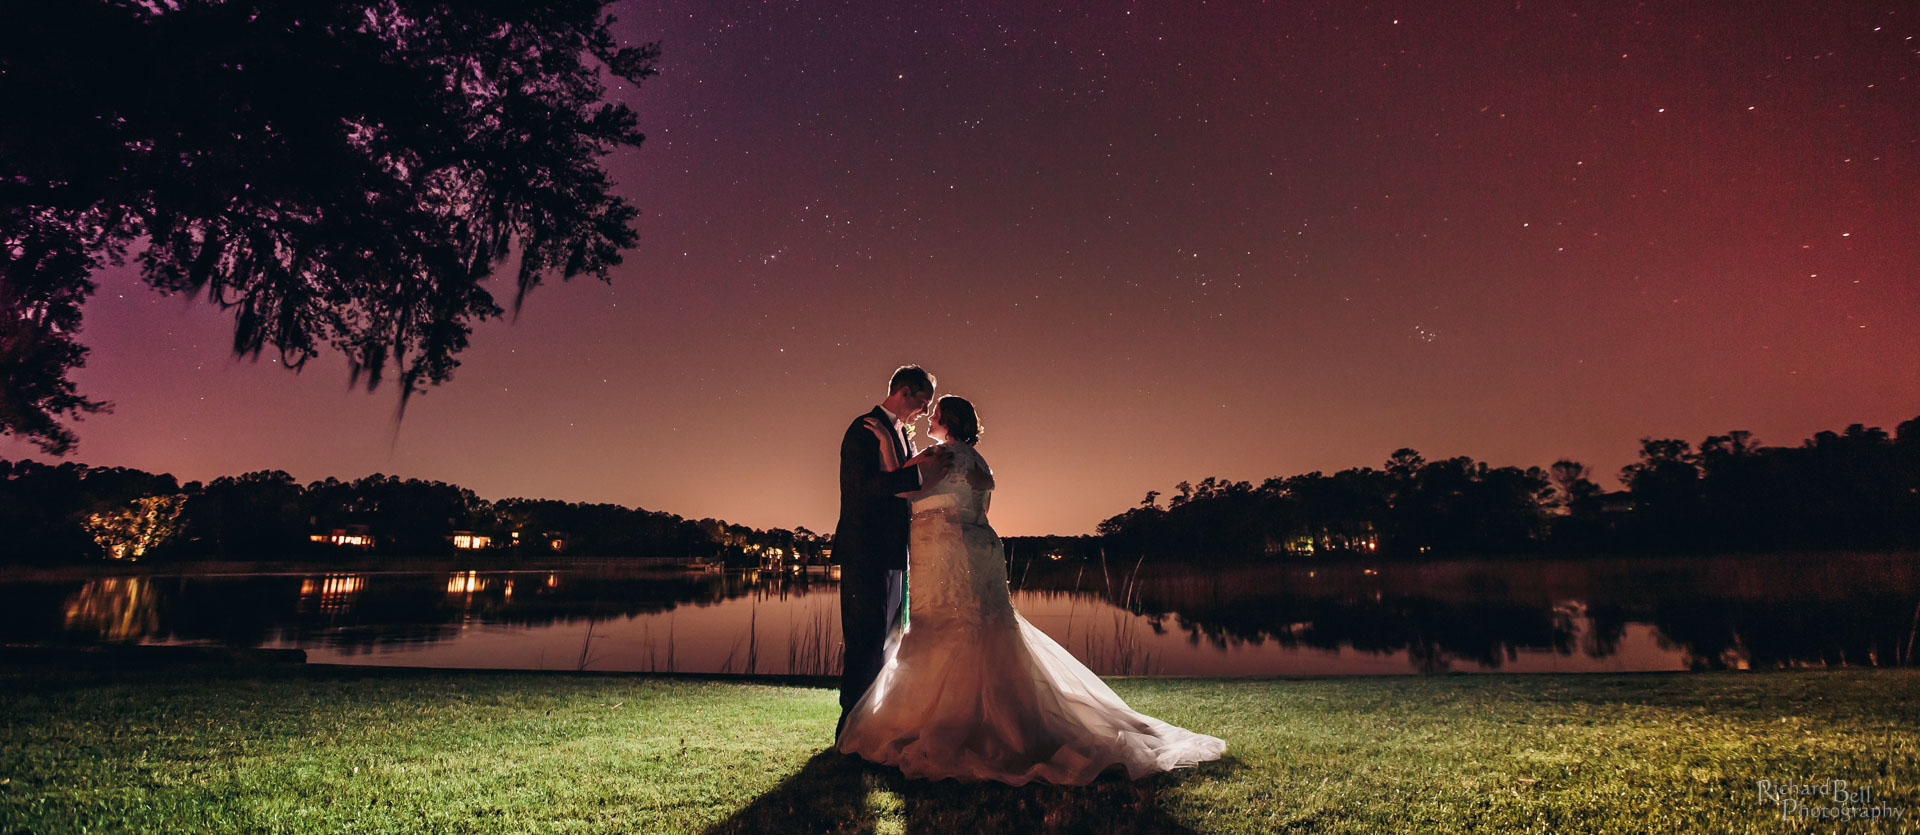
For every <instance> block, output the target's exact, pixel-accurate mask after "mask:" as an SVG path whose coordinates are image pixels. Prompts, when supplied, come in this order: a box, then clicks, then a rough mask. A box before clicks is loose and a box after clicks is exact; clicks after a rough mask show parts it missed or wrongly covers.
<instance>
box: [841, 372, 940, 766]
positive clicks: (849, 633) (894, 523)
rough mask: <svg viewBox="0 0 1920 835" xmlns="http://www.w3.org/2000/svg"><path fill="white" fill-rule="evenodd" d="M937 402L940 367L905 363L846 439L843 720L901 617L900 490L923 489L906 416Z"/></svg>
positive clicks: (903, 534)
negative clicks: (930, 369) (934, 370)
mask: <svg viewBox="0 0 1920 835" xmlns="http://www.w3.org/2000/svg"><path fill="white" fill-rule="evenodd" d="M932 402H933V375H932V374H928V373H927V372H926V371H925V370H924V369H922V368H921V367H920V366H917V365H903V366H901V367H900V369H899V370H897V371H895V372H893V379H891V380H889V381H887V399H885V400H882V401H880V405H878V406H875V407H873V411H870V412H868V413H866V414H864V415H861V416H860V417H858V418H855V419H854V421H853V424H852V425H851V426H848V427H847V433H846V435H844V436H843V437H841V439H840V523H839V525H838V526H836V527H835V528H834V530H833V553H834V555H835V556H837V557H839V558H840V635H841V638H842V640H844V641H845V642H846V653H845V661H844V663H843V665H842V666H843V668H844V669H843V672H842V673H841V675H840V723H839V725H837V726H835V728H834V730H833V735H834V736H835V737H836V738H837V737H839V736H840V729H841V728H844V727H846V724H847V712H848V711H851V710H852V709H853V704H854V703H855V702H857V701H860V696H861V694H863V693H865V692H867V686H868V685H870V684H872V683H873V680H874V679H875V678H876V677H878V676H879V675H880V665H881V663H882V660H883V652H884V647H885V644H886V639H887V631H888V629H890V628H891V627H892V626H893V625H894V624H895V623H898V622H899V621H900V617H901V615H902V614H903V609H902V603H903V598H904V596H905V595H904V592H905V590H906V570H907V527H908V522H909V517H910V515H911V512H910V510H909V507H910V503H909V502H908V501H907V500H906V499H902V498H900V497H899V495H898V494H900V493H905V492H908V491H912V490H918V489H920V474H919V471H918V470H916V469H915V468H912V467H906V466H903V465H904V464H905V463H906V461H907V459H909V458H912V457H913V455H914V448H913V440H912V439H911V438H909V437H908V433H907V424H909V423H912V422H913V421H915V420H917V419H919V417H920V416H921V415H923V414H926V412H927V405H928V404H930V403H932Z"/></svg>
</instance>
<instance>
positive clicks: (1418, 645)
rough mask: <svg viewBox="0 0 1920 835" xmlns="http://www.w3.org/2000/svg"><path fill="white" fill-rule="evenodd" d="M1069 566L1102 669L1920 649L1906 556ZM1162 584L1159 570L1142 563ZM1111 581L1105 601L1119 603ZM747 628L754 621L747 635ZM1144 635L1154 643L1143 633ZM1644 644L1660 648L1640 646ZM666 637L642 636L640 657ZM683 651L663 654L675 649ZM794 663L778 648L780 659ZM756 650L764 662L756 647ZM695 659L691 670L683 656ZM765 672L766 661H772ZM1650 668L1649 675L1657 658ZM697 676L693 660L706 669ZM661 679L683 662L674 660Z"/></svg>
mask: <svg viewBox="0 0 1920 835" xmlns="http://www.w3.org/2000/svg"><path fill="white" fill-rule="evenodd" d="M1076 568H1077V566H1074V565H1072V564H1068V565H1064V566H1061V568H1060V570H1056V571H1054V572H1053V573H1052V574H1048V573H1046V572H1045V571H1043V570H1036V571H1035V572H1034V576H1033V577H1030V578H1028V580H1027V582H1026V584H1025V587H1024V589H1023V591H1022V592H1021V594H1022V595H1039V596H1042V597H1050V596H1055V595H1073V596H1076V597H1078V596H1084V595H1089V594H1091V595H1096V596H1100V597H1103V598H1104V599H1105V600H1106V601H1109V602H1112V603H1113V604H1114V605H1116V606H1118V607H1120V608H1121V609H1124V610H1125V611H1126V612H1128V613H1131V614H1130V615H1122V614H1121V613H1120V612H1117V611H1114V610H1111V609H1106V608H1104V604H1103V605H1102V606H1101V607H1099V608H1097V609H1096V610H1095V612H1094V613H1093V614H1094V617H1092V618H1091V619H1088V620H1085V621H1081V622H1076V623H1072V624H1070V629H1069V632H1070V633H1071V634H1069V635H1067V636H1065V638H1064V640H1063V643H1066V644H1067V645H1068V646H1069V648H1070V649H1073V650H1075V651H1077V652H1079V653H1081V654H1082V655H1083V656H1084V657H1083V660H1085V661H1087V662H1088V663H1089V664H1090V665H1093V666H1094V667H1095V668H1096V669H1099V670H1101V671H1102V672H1106V673H1133V674H1143V673H1144V674H1150V673H1151V672H1153V670H1154V669H1155V667H1156V666H1157V665H1159V664H1160V663H1161V662H1162V661H1163V660H1164V659H1161V658H1159V657H1158V656H1156V655H1151V654H1149V653H1148V652H1147V648H1148V645H1147V644H1145V643H1142V642H1140V641H1138V640H1137V638H1138V637H1139V635H1138V634H1136V632H1135V629H1136V626H1135V624H1137V623H1138V621H1134V620H1132V617H1131V616H1133V615H1137V616H1140V617H1142V618H1143V619H1144V621H1145V623H1146V625H1147V626H1148V627H1149V628H1151V629H1152V630H1153V631H1154V632H1155V633H1158V634H1166V633H1168V632H1173V631H1175V630H1178V632H1179V633H1184V635H1185V637H1186V640H1187V642H1188V644H1189V645H1191V646H1192V647H1195V648H1202V647H1212V648H1218V649H1233V648H1238V647H1244V646H1249V645H1252V646H1260V645H1264V644H1268V643H1272V644H1276V645H1278V646H1281V647H1286V648H1305V649H1313V650H1322V651H1341V652H1346V651H1352V652H1360V653H1375V654H1391V653H1399V652H1405V653H1406V654H1407V658H1408V659H1409V662H1410V663H1411V664H1412V665H1413V666H1414V667H1415V668H1416V669H1419V670H1423V671H1432V672H1439V671H1446V670H1453V669H1463V668H1464V669H1502V668H1505V667H1507V666H1509V664H1510V662H1512V661H1513V660H1514V659H1516V658H1517V657H1518V656H1519V654H1520V653H1521V652H1543V653H1553V654H1557V655H1561V656H1568V657H1571V656H1574V655H1575V654H1578V655H1580V656H1585V657H1588V658H1594V659H1605V658H1612V657H1615V656H1617V655H1619V654H1620V653H1622V652H1623V649H1634V648H1637V649H1641V650H1645V649H1649V648H1648V647H1646V646H1645V645H1642V644H1636V645H1633V646H1632V647H1625V648H1623V643H1624V637H1625V636H1626V635H1627V634H1628V627H1629V626H1632V625H1641V627H1642V629H1644V630H1650V631H1651V633H1652V634H1653V635H1654V636H1655V638H1656V640H1658V641H1659V642H1660V646H1662V647H1663V648H1665V649H1667V650H1668V651H1669V652H1678V653H1679V654H1680V655H1681V656H1682V661H1681V663H1682V664H1684V665H1685V666H1687V667H1691V668H1694V669H1716V668H1724V667H1742V666H1751V667H1758V668H1776V667H1800V666H1838V665H1847V666H1859V665H1868V666H1873V665H1878V666H1894V665H1898V666H1910V665H1913V664H1914V663H1915V661H1916V652H1917V651H1920V647H1916V638H1920V567H1917V566H1915V565H1913V564H1911V560H1908V561H1905V562H1902V561H1901V560H1900V559H1899V558H1895V557H1886V556H1880V557H1869V556H1861V557H1857V558H1850V557H1839V556H1833V555H1824V556H1819V557H1799V558H1792V559H1776V560H1764V559H1759V558H1724V559H1712V560H1697V561H1693V562H1687V561H1675V560H1664V561H1637V562H1636V561H1612V562H1608V561H1600V560H1596V561H1588V562H1579V563H1575V562H1568V561H1551V562H1539V563H1533V562H1520V563H1454V564H1422V565H1407V564H1386V565H1382V566H1380V567H1378V568H1377V569H1374V568H1369V567H1365V566H1360V565H1331V564H1319V565H1300V564H1290V565H1284V566H1261V567H1257V568H1248V569H1227V570H1206V571H1196V570H1191V569H1186V570H1177V569H1174V568H1171V567H1169V568H1165V569H1161V570H1159V571H1157V572H1156V571H1153V570H1147V571H1145V572H1143V573H1142V574H1140V575H1139V576H1137V577H1129V578H1123V577H1117V576H1116V577H1113V578H1111V579H1110V580H1108V579H1102V577H1101V575H1100V574H1099V573H1098V572H1097V571H1096V572H1085V573H1083V572H1079V571H1077V570H1076ZM1149 569H1151V567H1149ZM1109 584H1110V585H1111V590H1109V589H1108V586H1109ZM835 585H836V584H835V583H833V582H832V581H830V580H826V579H824V578H820V577H809V576H805V575H801V576H792V575H784V574H766V575H761V574H756V573H749V574H689V573H677V572H672V573H670V572H657V573H653V574H638V573H633V572H632V571H627V570H622V569H618V568H607V569H605V570H601V569H600V568H598V567H582V568H580V569H577V570H573V571H563V572H558V573H555V574H547V573H544V572H514V573H506V572H494V573H485V574H482V573H465V572H462V573H458V574H448V573H434V574H428V573H418V574H345V573H332V574H310V575H297V574H290V575H282V576H258V575H255V576H235V577H164V576H163V577H146V578H103V579H100V580H93V581H88V582H69V583H5V584H0V640H7V641H16V642H20V641H24V642H33V641H58V640H73V639H84V640H100V639H105V640H116V641H125V640H150V641H166V640H172V641H192V642H213V643H221V644H227V645H234V646H256V645H260V644H267V643H273V642H276V641H286V642H293V643H298V644H300V645H304V646H315V647H329V648H336V649H339V650H343V651H347V652H371V651H373V650H374V649H375V648H376V647H381V646H391V645H396V644H409V643H430V642H434V641H443V640H449V639H451V638H453V637H455V636H457V635H458V633H459V631H460V629H461V628H462V626H463V625H464V626H467V627H468V628H487V629H515V630H518V629H524V628H534V627H543V626H550V625H579V626H580V627H581V628H583V629H584V625H585V624H583V623H582V622H583V621H588V620H598V621H607V620H612V619H618V618H623V617H633V616H638V615H646V614H653V613H662V612H667V611H670V610H673V609H676V608H679V607H684V606H699V607H705V606H715V605H721V604H725V603H727V602H728V601H737V600H739V599H741V598H745V597H749V596H754V597H758V598H760V599H771V598H786V597H789V596H798V595H805V594H808V593H817V592H820V591H823V590H831V589H833V588H834V587H835ZM743 623H744V621H743ZM788 627H789V631H790V633H791V635H792V637H791V638H790V644H789V646H788V647H787V648H786V649H785V652H784V654H785V655H786V659H785V660H786V662H787V667H788V669H789V670H792V671H796V672H802V671H804V672H811V673H830V672H831V671H832V670H835V669H837V668H838V665H839V658H838V655H837V650H838V636H837V622H836V621H834V620H833V618H832V617H831V613H830V612H828V613H825V614H822V613H815V617H813V619H812V620H811V621H806V622H796V623H792V624H789V625H788ZM1140 634H1144V633H1140ZM1635 634H1636V635H1639V634H1645V632H1644V631H1636V633H1635ZM655 637H659V636H658V635H656V634H655V633H651V632H650V633H649V634H648V636H647V640H648V643H649V645H651V642H652V639H654V638H655ZM671 637H672V636H671V635H668V636H666V638H667V640H668V641H669V645H668V648H667V651H668V652H669V653H671V651H672V647H671ZM780 654H781V653H779V652H773V653H771V655H773V656H778V655H780ZM761 655H763V656H766V655H769V653H767V652H765V651H763V652H762V653H761ZM681 660H682V661H685V660H686V659H681ZM760 660H761V661H762V662H765V661H769V660H773V659H772V658H767V657H763V658H761V659H760ZM1644 662H1645V659H1640V661H1639V663H1644ZM694 663H696V665H697V664H698V663H700V662H697V661H696V662H694ZM652 664H654V665H655V668H657V669H668V668H671V667H672V666H673V665H674V664H675V660H674V659H673V658H672V657H671V656H670V655H669V656H668V657H667V658H665V659H664V660H659V659H655V660H653V662H652Z"/></svg>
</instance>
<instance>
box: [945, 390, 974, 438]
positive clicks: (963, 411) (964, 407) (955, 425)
mask: <svg viewBox="0 0 1920 835" xmlns="http://www.w3.org/2000/svg"><path fill="white" fill-rule="evenodd" d="M936 408H938V409H939V410H940V425H941V426H942V427H943V428H945V429H946V430H947V437H949V438H952V439H954V440H956V441H962V442H965V443H966V444H968V445H972V444H977V443H980V415H979V414H978V413H976V412H974V411H973V404H972V403H970V402H968V401H967V399H966V398H964V397H961V396H959V395H953V394H949V395H947V396H945V397H942V398H940V402H939V405H938V406H937V407H936Z"/></svg>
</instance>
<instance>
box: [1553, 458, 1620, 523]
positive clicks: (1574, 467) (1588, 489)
mask: <svg viewBox="0 0 1920 835" xmlns="http://www.w3.org/2000/svg"><path fill="white" fill-rule="evenodd" d="M1548 473H1549V474H1550V475H1549V476H1548V478H1549V479H1550V480H1551V481H1552V483H1553V504H1554V506H1555V507H1558V508H1560V509H1561V510H1562V511H1564V512H1566V513H1567V514H1569V515H1585V514H1586V513H1590V512H1591V511H1592V505H1593V504H1594V502H1595V500H1597V499H1598V498H1599V497H1600V494H1601V493H1603V492H1606V491H1604V490H1602V489H1601V488H1600V485H1598V484H1595V483H1594V481H1593V470H1592V469H1590V468H1589V467H1587V465H1585V464H1582V463H1580V462H1578V461H1573V460H1569V459H1566V458H1562V459H1560V460H1558V461H1555V462H1553V466H1552V467H1550V468H1548Z"/></svg>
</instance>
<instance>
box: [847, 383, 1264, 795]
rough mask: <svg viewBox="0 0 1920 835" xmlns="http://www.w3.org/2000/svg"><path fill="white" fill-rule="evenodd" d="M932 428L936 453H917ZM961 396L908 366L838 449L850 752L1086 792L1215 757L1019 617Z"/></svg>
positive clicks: (1210, 744)
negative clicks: (1107, 777) (1106, 782)
mask: <svg viewBox="0 0 1920 835" xmlns="http://www.w3.org/2000/svg"><path fill="white" fill-rule="evenodd" d="M923 415H924V416H925V417H926V418H927V435H928V437H930V438H931V439H932V440H933V441H935V443H934V444H933V445H931V446H929V447H927V449H925V450H924V451H920V450H916V449H915V447H914V444H913V439H912V432H911V431H910V430H909V426H910V425H911V424H912V423H913V421H915V420H918V419H919V418H920V417H922V416H923ZM979 441H980V417H979V414H978V412H976V411H975V410H974V407H973V404H972V403H970V402H968V401H967V400H966V399H965V398H961V397H955V396H952V395H947V396H945V397H941V398H939V399H938V400H937V401H936V400H935V399H934V378H933V375H931V374H928V373H927V372H926V371H925V370H924V369H921V368H920V367H918V366H912V365H909V366H904V367H902V368H900V369H899V370H898V371H895V372H894V374H893V378H892V379H891V380H889V381H888V383H887V398H886V400H884V401H882V402H881V403H880V405H878V406H876V407H874V409H873V411H870V412H868V413H866V414H864V415H861V416H860V417H859V418H857V419H855V420H854V421H853V424H852V425H851V426H849V427H847V432H846V435H845V436H844V437H843V438H842V439H841V442H840V521H839V525H838V527H837V528H836V529H835V531H834V537H833V547H834V553H835V555H836V556H838V557H839V559H840V566H841V581H840V624H841V634H842V637H843V638H844V640H845V642H846V652H845V672H844V674H843V675H842V677H841V684H840V725H839V728H838V729H837V731H836V737H837V741H836V742H835V747H836V748H837V749H838V750H840V751H841V752H842V753H846V754H853V755H856V756H859V757H861V758H862V759H865V760H868V761H871V762H876V763H884V764H887V765H892V766H896V767H898V768H899V769H900V770H901V772H902V773H904V774H906V775H907V776H908V777H915V778H922V779H928V780H938V779H941V778H944V777H953V778H957V779H960V780H998V781H1001V782H1004V783H1010V784H1012V785H1016V786H1018V785H1024V784H1026V783H1028V782H1031V781H1041V782H1046V783H1054V784H1059V785H1085V784H1087V783H1090V782H1092V781H1093V779H1094V778H1095V777H1097V776H1099V775H1100V774H1101V773H1102V772H1104V771H1107V770H1109V769H1124V770H1125V772H1126V775H1127V777H1128V778H1129V779H1138V778H1140V777H1143V776H1146V775H1148V774H1153V773H1156V772H1160V771H1166V770H1169V769H1173V768H1179V767H1182V766H1189V765H1193V764H1194V763H1197V762H1201V761H1204V760H1213V759H1218V758H1219V757H1220V756H1221V754H1222V753H1224V752H1225V750H1226V743H1225V742H1224V741H1222V740H1220V739H1217V738H1214V737H1211V736H1206V735H1204V734H1197V733H1194V732H1192V731H1188V730H1185V729H1183V728H1177V727H1174V726H1173V725H1169V724H1167V723H1165V722H1162V721H1160V720H1158V719H1154V718H1152V717H1150V716H1146V715H1143V714H1140V713H1136V712H1134V711H1133V710H1131V709H1129V708H1128V707H1127V705H1126V703H1125V702H1123V701H1121V700H1120V697H1119V696H1117V695H1115V694H1114V692H1113V690H1112V689H1111V688H1109V687H1107V685H1106V684H1105V683H1104V682H1102V681H1100V679H1099V678H1098V677H1097V676H1095V675H1094V674H1093V672H1092V671H1091V670H1088V669H1087V668H1086V666H1085V665H1083V664H1081V663H1080V662H1079V661H1078V660H1076V659H1075V658H1074V657H1073V656H1072V655H1071V654H1069V653H1068V652H1067V651H1066V650H1065V649H1063V648H1062V647H1061V646H1060V645H1059V644H1058V643H1055V642H1054V641H1053V639H1051V638H1049V637H1047V635H1046V634H1045V633H1043V632H1041V631H1040V630H1038V629H1035V628H1034V627H1033V625H1032V624H1030V623H1028V622H1027V621H1026V619H1025V618H1022V617H1021V616H1020V613H1019V612H1016V611H1014V608H1013V600H1012V597H1011V596H1010V593H1009V591H1008V589H1007V564H1006V558H1005V552H1004V550H1003V549H1002V547H1001V544H1000V537H999V536H997V535H995V534H994V532H993V528H991V527H989V526H988V525H987V504H988V502H989V500H990V498H991V497H992V495H993V471H992V470H991V469H989V468H988V467H987V462H986V459H984V458H981V457H980V453H979V452H978V451H976V450H975V449H974V446H975V445H976V444H978V443H979Z"/></svg>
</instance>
